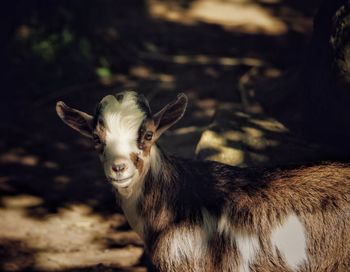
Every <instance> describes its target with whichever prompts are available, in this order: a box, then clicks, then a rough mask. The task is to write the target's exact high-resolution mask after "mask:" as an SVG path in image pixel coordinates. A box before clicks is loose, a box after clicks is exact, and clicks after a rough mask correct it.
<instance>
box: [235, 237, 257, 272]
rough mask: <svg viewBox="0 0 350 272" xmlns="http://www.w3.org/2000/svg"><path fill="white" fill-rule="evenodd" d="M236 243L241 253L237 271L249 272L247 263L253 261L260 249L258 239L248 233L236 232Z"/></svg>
mask: <svg viewBox="0 0 350 272" xmlns="http://www.w3.org/2000/svg"><path fill="white" fill-rule="evenodd" d="M235 240H236V245H237V248H238V251H239V253H240V254H241V259H240V266H239V271H241V272H249V271H250V269H249V265H250V264H251V263H252V262H253V261H254V259H255V257H256V254H257V252H258V251H259V249H260V245H259V240H258V238H257V237H256V236H253V235H250V234H236V235H235Z"/></svg>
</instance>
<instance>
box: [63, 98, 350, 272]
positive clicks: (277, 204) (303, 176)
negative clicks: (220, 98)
mask: <svg viewBox="0 0 350 272" xmlns="http://www.w3.org/2000/svg"><path fill="white" fill-rule="evenodd" d="M186 105H187V98H186V96H185V95H184V94H180V95H179V96H178V97H177V99H176V100H174V101H173V102H171V103H169V104H167V105H166V106H165V107H164V108H163V109H162V110H161V111H159V112H158V113H156V114H152V113H151V110H150V108H149V105H148V102H147V101H146V100H145V99H144V97H143V96H142V95H138V94H137V93H134V92H122V93H118V94H116V95H108V96H106V97H104V98H103V99H102V101H101V102H100V103H99V105H98V108H97V110H96V113H95V115H94V116H91V115H88V114H86V113H84V112H81V111H78V110H76V109H72V108H70V107H68V106H66V105H65V104H64V103H63V102H58V103H57V107H56V110H57V113H58V115H59V116H60V117H61V118H62V120H63V121H64V122H65V123H66V124H67V125H69V126H70V127H72V128H73V129H75V130H77V131H79V132H80V133H81V134H83V135H85V136H87V137H90V138H92V139H93V141H94V144H95V149H96V151H97V152H98V153H99V156H100V158H101V161H102V164H103V167H104V171H105V174H106V176H107V179H108V180H109V181H110V183H111V184H112V186H113V187H114V188H115V191H116V194H117V199H118V201H119V204H120V206H121V207H122V209H123V211H124V213H125V216H126V217H127V220H128V221H129V223H130V225H131V227H132V228H133V229H134V230H135V231H136V232H137V233H138V234H139V235H140V236H141V237H142V238H143V240H144V241H145V249H146V251H147V253H148V254H149V256H150V259H151V260H152V263H153V264H154V266H155V268H156V269H157V270H158V271H174V272H175V271H176V272H179V271H180V272H187V271H259V272H260V271H261V272H271V271H276V272H281V271H308V272H310V271H320V272H321V271H322V272H324V271H349V269H350V204H349V203H350V165H348V164H336V163H333V164H322V165H318V166H309V167H299V168H291V167H289V169H284V170H278V169H266V168H261V169H256V168H254V169H253V168H252V169H250V168H245V169H241V168H236V167H232V166H228V165H224V164H221V163H217V162H211V161H191V160H186V159H181V158H176V157H172V156H168V155H166V154H165V153H163V152H162V151H161V149H160V148H159V147H158V146H157V145H156V144H155V142H156V141H157V139H158V138H159V137H160V136H161V134H162V133H163V132H164V131H165V130H167V129H168V128H169V127H171V126H172V125H173V124H175V123H176V122H177V121H178V120H179V119H180V118H181V117H182V115H183V114H184V112H185V109H186Z"/></svg>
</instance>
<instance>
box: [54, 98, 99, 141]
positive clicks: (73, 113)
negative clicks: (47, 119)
mask: <svg viewBox="0 0 350 272" xmlns="http://www.w3.org/2000/svg"><path fill="white" fill-rule="evenodd" d="M56 112H57V114H58V116H59V117H60V118H61V119H62V121H63V122H64V123H66V124H67V125H68V126H70V127H71V128H73V129H75V130H76V131H79V132H80V133H81V134H82V135H84V136H86V137H89V138H92V128H93V117H92V116H91V115H89V114H87V113H85V112H82V111H78V110H76V109H73V108H71V107H68V106H67V105H66V104H65V103H63V102H62V101H59V102H57V104H56Z"/></svg>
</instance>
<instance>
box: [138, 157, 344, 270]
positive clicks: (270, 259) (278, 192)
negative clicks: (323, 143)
mask: <svg viewBox="0 0 350 272" xmlns="http://www.w3.org/2000/svg"><path fill="white" fill-rule="evenodd" d="M165 161H166V163H164V164H163V167H162V173H161V175H160V178H159V179H155V178H154V177H151V176H148V177H146V180H145V184H144V188H143V196H142V197H141V198H140V200H139V204H138V213H139V215H140V216H141V217H142V218H143V220H145V229H146V233H147V234H146V246H147V248H148V251H149V252H150V256H151V257H152V260H153V261H154V263H155V264H156V266H158V269H159V270H160V271H191V270H190V269H192V268H193V267H192V268H191V265H193V264H191V262H192V261H191V260H187V259H186V258H185V259H184V262H183V264H182V265H181V266H180V267H167V268H166V269H165V268H164V267H166V263H167V262H169V260H168V259H169V258H171V257H169V254H168V250H169V249H168V248H167V247H166V246H165V247H164V245H167V244H168V243H167V242H164V241H167V239H171V237H172V232H173V231H176V230H179V229H180V228H182V227H185V228H191V226H192V227H195V226H201V225H202V223H203V218H202V213H201V209H202V208H205V209H206V210H208V211H209V213H210V215H211V216H213V217H214V218H216V219H218V218H219V217H220V216H221V215H222V214H225V213H226V214H227V216H228V218H229V222H230V226H231V227H232V229H234V230H235V232H243V233H247V234H250V235H255V236H257V237H259V245H260V251H259V254H258V255H257V257H256V259H255V261H254V263H253V264H251V269H252V271H259V272H260V271H262V272H263V271H291V270H290V268H288V266H287V265H286V263H285V261H284V260H283V257H282V256H280V255H277V256H275V255H274V254H273V252H272V249H271V242H270V240H269V239H270V236H271V232H272V230H273V229H274V228H276V226H278V225H279V224H281V223H283V222H284V220H285V219H286V218H287V216H288V215H290V214H295V215H297V216H298V218H299V219H300V221H301V222H302V224H303V226H304V228H305V232H306V234H307V237H308V241H307V244H308V247H307V253H308V255H309V262H308V263H307V265H305V266H304V267H301V268H300V269H299V271H302V272H304V271H305V272H306V271H345V270H344V269H345V267H347V266H348V265H350V261H349V260H350V259H349V256H350V248H349V245H350V216H349V215H350V206H349V205H350V204H349V203H350V167H349V165H346V164H335V163H333V164H322V165H318V166H310V167H302V168H300V167H299V168H294V169H283V170H273V169H238V168H234V167H230V166H226V165H222V164H218V163H215V162H191V161H181V160H179V159H176V161H174V160H172V159H169V158H165ZM162 177H163V178H162ZM164 177H167V178H164ZM206 187H207V188H206ZM228 240H229V237H227V236H225V234H219V233H217V232H215V233H214V234H213V235H212V236H211V237H210V238H209V240H208V253H207V254H208V255H207V257H206V258H204V259H203V260H202V262H206V266H205V267H206V268H205V269H204V270H203V271H231V270H232V269H231V268H232V267H236V269H238V267H237V266H238V265H239V263H240V256H239V253H238V252H237V248H236V245H235V244H234V243H233V244H232V243H228ZM200 271H202V270H200ZM233 271H235V270H233Z"/></svg>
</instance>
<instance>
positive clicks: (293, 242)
mask: <svg viewBox="0 0 350 272" xmlns="http://www.w3.org/2000/svg"><path fill="white" fill-rule="evenodd" d="M271 243H272V245H273V246H274V247H275V248H277V249H278V250H279V252H280V253H281V254H282V257H283V258H284V259H285V261H286V263H287V264H288V265H289V266H290V267H291V268H292V269H293V270H296V269H297V268H298V266H299V265H301V264H302V263H303V262H306V261H307V259H308V257H307V253H306V237H305V230H304V227H303V225H302V223H301V222H300V220H299V218H298V217H297V216H296V215H295V214H292V215H290V216H289V217H288V218H287V220H286V221H285V222H284V223H283V224H282V225H281V226H278V227H277V228H276V229H275V230H274V231H273V232H272V235H271Z"/></svg>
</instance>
